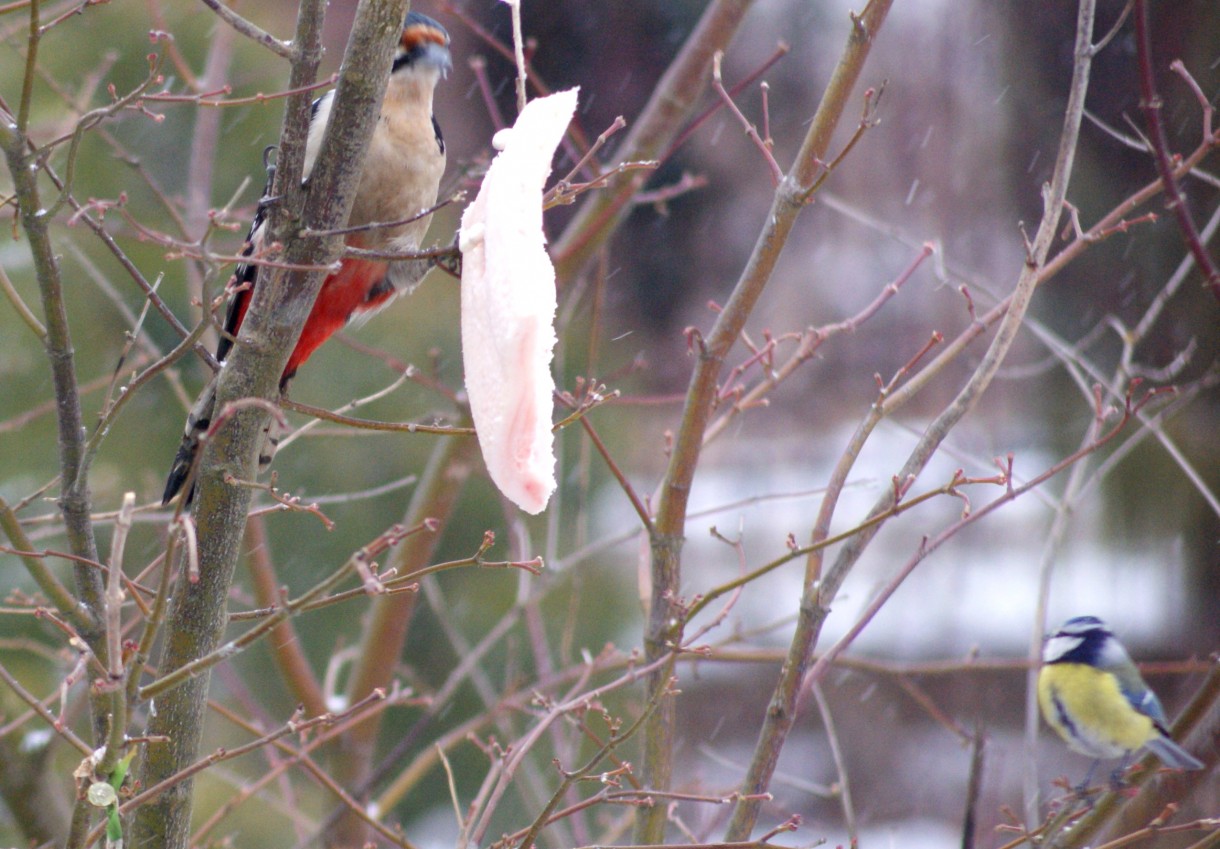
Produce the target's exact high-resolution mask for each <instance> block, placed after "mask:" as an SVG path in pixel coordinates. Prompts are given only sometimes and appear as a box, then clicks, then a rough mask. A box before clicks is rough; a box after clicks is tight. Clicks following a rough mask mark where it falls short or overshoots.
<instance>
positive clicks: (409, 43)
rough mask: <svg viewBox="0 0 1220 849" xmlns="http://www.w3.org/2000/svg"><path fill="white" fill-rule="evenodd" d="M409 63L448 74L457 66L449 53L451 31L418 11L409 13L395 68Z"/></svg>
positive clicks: (444, 74)
mask: <svg viewBox="0 0 1220 849" xmlns="http://www.w3.org/2000/svg"><path fill="white" fill-rule="evenodd" d="M408 65H409V66H412V67H418V68H424V67H432V68H435V69H436V70H438V71H439V72H440V74H441V76H442V77H444V76H448V74H449V71H450V70H451V69H452V68H453V60H452V59H451V58H450V56H449V33H448V32H446V31H445V28H444V27H443V26H441V25H440V24H438V23H437V22H436V21H434V20H432V18H429V17H428V16H427V15H421V14H419V13H417V12H412V13H411V14H409V15H407V21H406V25H405V26H404V27H403V30H402V38H401V39H400V40H399V50H398V58H396V59H395V61H394V68H395V70H397V69H398V68H400V67H405V66H408Z"/></svg>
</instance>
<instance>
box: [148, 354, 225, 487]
mask: <svg viewBox="0 0 1220 849" xmlns="http://www.w3.org/2000/svg"><path fill="white" fill-rule="evenodd" d="M215 411H216V379H215V378H212V380H211V381H209V382H208V385H207V387H206V388H205V389H204V390H203V392H201V393H200V395H199V398H198V400H196V401H195V406H193V407H191V412H190V414H189V415H187V417H186V429H185V431H184V432H183V434H182V442H181V443H179V445H178V453H177V455H176V456H175V457H174V464H173V465H172V466H170V469H169V476H168V477H167V478H166V480H165V494H164V495H162V496H161V503H162V504H169V502H170V501H171V500H172V499H173V497H174V496H175V495H177V494H178V493H179V492H180V491H181V490H182V488H183V485H184V484H186V482H187V479H188V478H191V477H192V476H193V469H194V467H195V458H196V457H197V456H198V454H199V443H200V441H201V440H202V439H203V435H204V434H205V433H207V432H208V428H210V427H211V426H212V415H213V413H215ZM194 496H195V482H194V481H193V480H192V481H191V485H190V488H189V489H187V491H186V495H185V497H184V501H183V504H182V506H183V507H188V506H190V503H191V499H192V498H194Z"/></svg>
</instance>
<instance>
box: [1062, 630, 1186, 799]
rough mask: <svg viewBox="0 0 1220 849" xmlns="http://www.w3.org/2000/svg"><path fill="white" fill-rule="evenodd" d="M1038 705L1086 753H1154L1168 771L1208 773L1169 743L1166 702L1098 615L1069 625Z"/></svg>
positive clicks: (1096, 755)
mask: <svg viewBox="0 0 1220 849" xmlns="http://www.w3.org/2000/svg"><path fill="white" fill-rule="evenodd" d="M1038 703H1039V704H1040V705H1041V707H1042V715H1043V716H1044V717H1046V721H1047V724H1049V725H1050V726H1051V728H1054V729H1055V730H1056V731H1057V732H1059V736H1060V737H1062V738H1063V739H1064V740H1066V741H1067V744H1068V746H1070V747H1071V748H1072V749H1074V750H1075V751H1077V752H1080V753H1081V754H1084V755H1089V756H1090V757H1093V758H1097V759H1108V758H1117V757H1122V758H1124V759H1126V758H1127V757H1129V756H1130V755H1131V754H1132V753H1133V752H1135V751H1136V750H1137V749H1139V748H1140V747H1142V746H1146V747H1147V748H1148V749H1150V750H1151V751H1152V752H1154V753H1155V754H1156V756H1157V757H1158V758H1160V759H1161V762H1162V763H1163V764H1165V766H1168V767H1173V768H1174V769H1203V763H1202V762H1201V761H1200V760H1199V759H1198V758H1196V757H1195V756H1194V755H1192V754H1190V752H1187V751H1186V750H1185V749H1183V748H1182V747H1181V746H1179V745H1178V744H1177V743H1175V742H1173V740H1171V739H1170V738H1169V732H1168V730H1167V729H1166V726H1167V725H1168V723H1167V721H1166V719H1165V711H1164V709H1163V708H1162V707H1161V702H1160V700H1159V699H1158V698H1157V697H1156V694H1155V693H1153V692H1152V691H1151V690H1149V689H1148V685H1147V684H1145V683H1144V679H1143V678H1141V677H1140V674H1139V670H1137V669H1136V668H1135V664H1134V663H1132V662H1131V656H1130V655H1128V654H1127V650H1126V649H1125V648H1123V644H1122V643H1120V642H1119V641H1118V639H1117V638H1116V637H1115V636H1114V635H1113V634H1111V633H1110V629H1109V628H1107V627H1106V624H1105V623H1104V622H1102V621H1101V620H1100V619H1098V618H1097V617H1095V616H1077V617H1076V618H1074V619H1069V620H1068V621H1066V622H1064V623H1063V625H1062V626H1061V627H1060V628H1059V630H1058V631H1056V632H1055V634H1054V636H1052V637H1051V638H1050V639H1048V640H1047V641H1046V646H1045V647H1044V648H1043V650H1042V670H1041V672H1040V673H1039V675H1038ZM1094 765H1096V764H1094ZM1091 772H1092V770H1090V773H1091ZM1086 783H1087V780H1086Z"/></svg>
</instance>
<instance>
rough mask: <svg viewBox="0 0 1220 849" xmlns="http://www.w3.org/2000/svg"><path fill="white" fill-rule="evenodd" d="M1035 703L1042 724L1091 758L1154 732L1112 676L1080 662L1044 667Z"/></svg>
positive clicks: (1129, 748)
mask: <svg viewBox="0 0 1220 849" xmlns="http://www.w3.org/2000/svg"><path fill="white" fill-rule="evenodd" d="M1038 703H1039V705H1040V706H1041V707H1042V715H1043V716H1044V717H1045V718H1046V721H1047V724H1048V725H1050V726H1051V727H1052V728H1054V729H1055V730H1056V731H1057V732H1059V736H1061V737H1062V738H1063V739H1064V740H1066V741H1067V743H1068V745H1069V746H1071V747H1072V748H1073V749H1075V750H1076V751H1078V752H1081V753H1082V754H1086V755H1089V756H1091V757H1095V758H1116V757H1120V756H1122V755H1124V754H1126V753H1127V752H1133V751H1135V750H1136V749H1138V748H1140V747H1141V746H1143V745H1144V744H1145V743H1147V742H1148V741H1149V740H1151V739H1152V737H1153V736H1154V735H1156V733H1157V731H1156V728H1155V727H1154V726H1153V724H1152V720H1151V719H1149V718H1148V717H1146V716H1144V715H1143V714H1142V713H1140V712H1139V711H1137V710H1136V709H1135V708H1133V707H1132V706H1131V704H1130V702H1128V701H1127V698H1126V696H1124V695H1123V694H1122V690H1120V689H1119V686H1118V679H1117V678H1116V677H1115V676H1114V675H1112V674H1111V673H1109V672H1105V671H1103V670H1101V669H1097V668H1095V667H1092V666H1088V665H1086V664H1083V663H1052V664H1047V665H1046V666H1043V667H1042V671H1041V672H1040V673H1039V675H1038Z"/></svg>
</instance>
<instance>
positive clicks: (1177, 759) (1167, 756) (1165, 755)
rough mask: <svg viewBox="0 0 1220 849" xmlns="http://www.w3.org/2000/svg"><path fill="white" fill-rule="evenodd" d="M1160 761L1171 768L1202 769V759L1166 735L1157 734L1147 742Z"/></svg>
mask: <svg viewBox="0 0 1220 849" xmlns="http://www.w3.org/2000/svg"><path fill="white" fill-rule="evenodd" d="M1147 745H1148V748H1149V749H1150V750H1152V752H1153V754H1155V755H1156V756H1157V757H1158V758H1160V759H1161V763H1163V764H1165V766H1167V767H1171V768H1173V769H1203V761H1201V760H1199V759H1198V758H1196V757H1195V756H1194V755H1192V754H1191V753H1190V752H1188V751H1186V750H1185V749H1183V748H1182V747H1181V746H1179V745H1178V744H1177V743H1175V742H1173V741H1172V740H1170V739H1169V738H1168V737H1166V736H1164V735H1162V734H1157V735H1156V736H1154V737H1153V738H1152V739H1151V740H1149V741H1148V743H1147Z"/></svg>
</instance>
